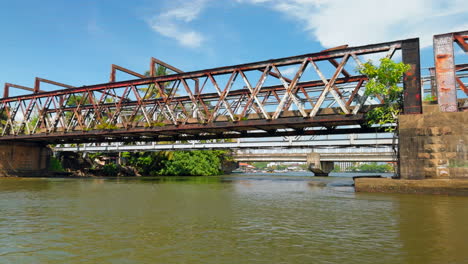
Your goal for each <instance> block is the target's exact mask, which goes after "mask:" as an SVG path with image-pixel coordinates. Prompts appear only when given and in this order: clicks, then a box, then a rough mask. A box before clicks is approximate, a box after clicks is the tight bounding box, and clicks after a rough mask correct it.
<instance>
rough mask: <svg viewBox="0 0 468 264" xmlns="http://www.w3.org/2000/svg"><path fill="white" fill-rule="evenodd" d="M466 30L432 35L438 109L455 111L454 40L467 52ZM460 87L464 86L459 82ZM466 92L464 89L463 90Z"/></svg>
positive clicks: (467, 38) (467, 32)
mask: <svg viewBox="0 0 468 264" xmlns="http://www.w3.org/2000/svg"><path fill="white" fill-rule="evenodd" d="M467 40H468V31H460V32H452V33H447V34H441V35H435V36H434V60H435V73H436V83H437V101H438V103H439V107H440V111H442V112H457V111H458V105H457V90H456V89H457V82H458V83H459V84H460V83H461V81H459V80H457V77H456V73H455V72H456V67H455V57H454V47H453V45H454V42H455V43H457V44H458V45H459V46H460V47H461V48H462V50H463V51H464V52H465V53H466V54H468V43H467V42H466V41H467ZM461 84H462V85H461V86H460V87H461V88H462V89H463V88H465V89H464V90H466V87H465V86H464V85H463V83H461ZM465 92H466V91H465Z"/></svg>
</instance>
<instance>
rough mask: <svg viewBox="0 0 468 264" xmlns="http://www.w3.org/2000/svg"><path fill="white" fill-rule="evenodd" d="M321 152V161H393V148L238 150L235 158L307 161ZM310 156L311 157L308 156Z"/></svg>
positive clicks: (244, 159) (253, 160)
mask: <svg viewBox="0 0 468 264" xmlns="http://www.w3.org/2000/svg"><path fill="white" fill-rule="evenodd" d="M311 153H316V154H319V155H318V156H319V159H320V161H321V162H392V161H395V154H394V152H393V150H392V149H391V148H351V149H316V150H314V152H312V151H311V150H307V149H288V150H280V151H279V150H267V149H262V150H237V151H236V152H235V153H234V159H235V160H237V161H242V162H262V161H266V162H307V161H308V159H310V154H311ZM308 156H309V158H308Z"/></svg>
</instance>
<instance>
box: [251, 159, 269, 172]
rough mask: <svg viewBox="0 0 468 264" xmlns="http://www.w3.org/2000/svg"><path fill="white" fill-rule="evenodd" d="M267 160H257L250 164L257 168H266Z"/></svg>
mask: <svg viewBox="0 0 468 264" xmlns="http://www.w3.org/2000/svg"><path fill="white" fill-rule="evenodd" d="M268 163H269V162H266V161H259V162H254V163H252V166H254V167H255V168H257V169H260V170H263V169H266V168H267V165H268Z"/></svg>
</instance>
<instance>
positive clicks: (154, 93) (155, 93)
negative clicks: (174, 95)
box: [141, 65, 169, 99]
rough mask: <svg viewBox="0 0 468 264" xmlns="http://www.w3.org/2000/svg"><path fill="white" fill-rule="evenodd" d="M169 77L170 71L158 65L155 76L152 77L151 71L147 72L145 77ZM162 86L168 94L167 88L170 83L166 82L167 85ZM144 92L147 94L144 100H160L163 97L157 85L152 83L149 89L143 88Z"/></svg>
mask: <svg viewBox="0 0 468 264" xmlns="http://www.w3.org/2000/svg"><path fill="white" fill-rule="evenodd" d="M166 75H168V71H167V68H166V67H163V66H161V65H158V67H156V72H155V73H154V76H150V72H149V71H146V72H145V76H148V77H157V76H166ZM160 86H161V89H162V90H163V91H164V92H165V93H166V94H168V93H169V91H168V89H167V86H169V82H165V83H162V84H160ZM141 90H142V91H144V92H145V93H146V95H145V98H144V99H151V98H160V97H162V95H161V94H160V93H159V90H158V88H157V87H156V85H155V84H154V83H151V84H150V85H149V86H148V87H145V88H141Z"/></svg>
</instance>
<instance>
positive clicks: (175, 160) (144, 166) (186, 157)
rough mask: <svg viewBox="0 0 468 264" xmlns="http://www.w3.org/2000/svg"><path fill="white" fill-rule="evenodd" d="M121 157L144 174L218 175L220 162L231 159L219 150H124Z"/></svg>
mask: <svg viewBox="0 0 468 264" xmlns="http://www.w3.org/2000/svg"><path fill="white" fill-rule="evenodd" d="M122 157H124V158H126V159H127V164H128V165H130V166H133V167H135V168H136V169H137V170H138V172H139V173H140V174H142V175H146V176H158V175H161V176H211V175H220V174H221V173H222V171H221V166H222V163H223V162H228V161H231V160H232V157H231V156H230V155H229V152H227V151H221V150H195V151H175V152H173V151H160V152H137V153H130V152H124V153H122Z"/></svg>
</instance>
